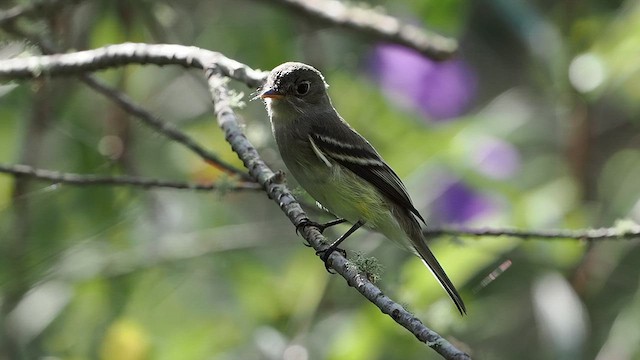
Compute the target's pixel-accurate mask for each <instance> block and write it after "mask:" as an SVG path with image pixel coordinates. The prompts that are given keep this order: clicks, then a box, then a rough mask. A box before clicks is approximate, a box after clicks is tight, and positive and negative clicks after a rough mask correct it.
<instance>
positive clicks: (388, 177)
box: [309, 119, 425, 223]
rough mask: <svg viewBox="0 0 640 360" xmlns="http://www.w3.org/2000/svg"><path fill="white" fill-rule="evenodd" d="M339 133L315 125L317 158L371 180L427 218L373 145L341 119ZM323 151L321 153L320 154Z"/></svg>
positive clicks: (312, 134) (312, 136)
mask: <svg viewBox="0 0 640 360" xmlns="http://www.w3.org/2000/svg"><path fill="white" fill-rule="evenodd" d="M340 122H341V123H342V124H341V125H344V126H339V127H332V129H338V131H332V133H331V134H329V133H328V132H327V131H326V130H324V128H323V127H321V126H313V127H312V128H311V131H310V133H309V140H310V141H311V145H312V147H313V148H314V151H315V152H316V155H318V157H319V158H320V159H321V160H322V161H323V162H325V163H326V160H327V158H330V159H332V160H333V161H335V162H337V163H338V164H340V165H342V166H344V167H345V168H347V169H349V170H351V171H352V172H353V173H354V174H356V175H358V176H359V177H361V178H362V179H364V180H366V181H368V182H369V183H370V184H371V185H373V186H375V187H376V189H378V191H380V193H381V194H382V195H384V196H385V197H387V198H388V199H389V200H391V201H393V202H395V203H396V204H398V205H400V206H402V207H404V208H406V209H407V210H409V211H410V212H411V213H413V214H414V215H415V216H416V217H417V218H419V219H420V220H422V222H423V223H424V222H425V221H424V218H423V217H422V215H420V213H419V212H418V210H417V209H416V208H415V206H414V205H413V203H412V202H411V198H410V197H409V194H408V193H407V189H406V188H405V186H404V184H403V183H402V181H401V180H400V178H399V177H398V175H397V174H396V173H395V172H394V171H393V170H392V169H391V167H389V165H387V164H386V163H385V162H384V160H383V159H382V158H381V157H380V155H379V154H378V152H377V151H376V150H375V149H374V148H373V146H371V144H369V142H368V141H367V140H366V139H365V138H364V137H362V135H360V134H358V133H357V132H356V131H355V130H353V129H352V128H351V127H350V126H349V125H348V124H347V123H346V122H344V121H343V120H342V119H340ZM318 152H320V153H318Z"/></svg>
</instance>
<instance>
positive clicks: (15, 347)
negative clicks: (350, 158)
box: [0, 0, 640, 360]
mask: <svg viewBox="0 0 640 360" xmlns="http://www.w3.org/2000/svg"><path fill="white" fill-rule="evenodd" d="M23 3H28V2H26V1H19V2H10V1H9V2H7V1H4V2H2V7H1V8H2V9H3V10H4V9H8V8H10V7H12V6H14V5H17V4H23ZM352 5H357V6H363V7H367V8H374V9H377V6H382V7H383V8H384V9H386V12H387V13H388V14H391V15H394V16H397V17H398V18H400V19H402V20H403V21H405V22H407V23H412V24H415V25H419V26H424V27H425V28H427V29H431V30H434V31H437V32H439V33H441V34H443V35H447V36H451V37H453V38H456V39H458V40H459V41H460V53H459V55H458V56H457V57H456V58H455V59H453V60H449V61H446V62H441V63H437V62H433V61H431V60H429V59H427V58H425V57H423V56H421V55H419V54H418V53H416V52H415V51H413V50H410V49H407V48H405V47H402V46H399V45H394V44H390V43H385V42H379V41H377V40H376V39H373V38H367V37H362V36H360V35H357V34H355V33H353V32H351V31H348V30H344V29H339V28H332V27H329V26H325V25H320V24H317V23H315V22H314V21H312V20H310V19H308V18H304V17H302V16H301V15H300V14H294V13H291V12H289V11H287V10H286V9H284V8H283V7H282V6H281V5H278V2H277V1H273V2H272V1H257V0H256V1H249V0H233V1H232V0H215V1H214V0H210V1H195V0H187V1H175V0H174V1H150V0H148V1H142V0H141V1H106V0H86V1H78V2H75V4H72V5H69V6H65V7H64V8H63V9H59V10H56V11H51V12H48V13H46V14H44V15H42V16H39V17H33V18H28V19H20V20H19V21H18V22H17V26H19V27H21V28H22V29H24V30H26V31H28V32H30V33H31V34H35V35H37V36H39V37H41V38H46V39H49V40H50V41H52V42H54V43H55V44H57V45H58V46H59V47H61V48H64V49H90V48H95V47H100V46H104V45H107V44H114V43H121V42H125V41H134V42H146V43H177V44H182V45H194V46H199V47H203V48H207V49H210V50H215V51H220V52H222V53H223V54H225V55H226V56H229V57H231V58H234V59H236V60H238V61H241V62H244V63H246V64H247V65H249V66H251V67H253V68H260V69H265V70H268V69H271V68H273V67H275V66H276V65H278V64H280V63H282V62H285V61H291V60H297V61H303V62H307V63H310V64H312V65H314V66H315V67H317V68H318V69H320V70H321V71H322V72H323V73H324V75H325V76H326V79H327V82H328V83H329V84H330V86H331V87H330V89H329V91H330V95H331V96H332V99H333V102H334V105H335V106H336V108H337V109H338V110H339V112H340V113H341V115H342V116H344V117H345V118H346V119H347V121H349V122H350V123H351V124H352V125H353V126H354V127H355V128H356V129H357V130H358V131H360V132H361V133H362V134H363V135H364V136H365V137H366V138H368V139H369V140H370V141H371V142H372V143H373V145H374V146H376V148H377V149H378V150H379V152H380V153H381V154H382V155H383V157H384V158H385V159H386V160H387V161H388V162H389V163H390V164H391V165H392V167H393V168H394V169H395V170H396V171H397V172H398V173H399V175H400V176H401V177H402V178H403V179H404V181H405V183H406V185H407V187H408V189H409V193H410V194H411V195H412V197H413V199H414V201H415V203H416V206H417V207H418V209H419V210H420V211H421V212H422V213H423V214H424V215H425V218H426V219H427V222H428V224H429V226H430V227H432V228H437V227H440V226H467V227H491V228H512V227H516V228H522V229H532V230H548V229H583V228H590V227H618V228H620V227H629V226H633V224H634V222H639V221H640V181H639V180H638V179H640V132H639V131H638V130H639V115H640V106H639V104H640V61H638V59H640V1H637V0H627V1H618V0H607V1H603V0H599V1H595V0H583V1H573V0H565V1H545V0H537V1H535V0H529V1H525V0H480V1H462V0H445V1H442V0H440V1H435V0H429V1H411V0H396V1H390V0H388V1H382V0H380V1H363V2H359V3H353V4H352ZM378 10H379V11H382V10H381V9H378ZM24 54H39V50H38V48H37V47H36V46H34V44H33V42H32V41H30V40H28V39H26V38H24V37H19V36H15V35H13V34H12V33H10V32H6V31H4V32H0V56H1V57H2V58H8V57H14V56H19V55H24ZM97 75H98V76H99V77H100V78H101V79H103V80H105V81H107V82H109V83H110V84H111V85H113V86H115V87H117V88H119V89H120V90H122V91H123V92H125V93H126V94H128V95H130V96H131V97H132V98H134V99H135V100H136V101H137V102H138V103H139V104H141V105H143V106H144V107H146V108H148V109H150V110H151V111H152V112H153V113H155V114H159V115H161V116H162V117H163V118H164V119H165V120H167V121H170V122H172V123H173V124H175V125H176V126H178V127H179V128H180V129H181V130H183V131H185V132H186V133H188V134H190V135H191V136H193V137H194V138H195V139H197V140H198V141H199V143H200V144H202V145H203V146H205V147H207V148H209V149H211V150H212V151H214V152H216V153H217V154H219V155H220V156H221V157H222V158H224V159H225V160H227V161H229V162H232V163H234V164H236V165H238V166H241V163H240V162H239V161H238V159H237V157H236V155H235V154H233V153H232V152H231V151H230V149H229V146H228V145H227V143H226V142H225V141H224V137H223V135H222V133H221V131H220V130H219V129H218V128H217V126H216V123H215V120H214V118H213V113H212V104H211V101H210V98H209V93H208V91H207V87H206V84H205V82H204V81H203V79H202V76H201V73H200V72H196V71H193V72H191V71H185V70H183V69H181V68H177V67H164V68H158V67H155V66H130V67H126V68H120V69H114V70H109V71H104V72H100V73H98V74H97ZM232 86H233V87H234V88H236V89H237V90H238V91H242V92H244V93H245V100H247V102H246V106H245V107H244V108H243V109H240V110H238V113H239V114H240V115H241V116H242V117H243V121H244V123H245V130H246V133H247V135H248V137H249V139H250V140H251V141H252V142H253V143H254V144H255V145H256V147H257V148H258V150H259V152H260V153H261V155H262V156H263V158H264V160H265V161H267V163H268V164H270V165H271V166H272V167H273V168H275V169H284V167H283V165H282V163H281V161H280V159H279V155H278V153H277V150H276V149H275V147H274V141H273V139H272V137H271V133H270V126H269V124H268V120H267V116H266V112H265V111H264V107H263V105H262V104H261V102H260V101H248V100H249V98H250V97H251V93H252V92H253V91H254V90H255V89H249V88H247V87H246V86H244V85H242V84H237V83H235V82H232ZM0 119H1V120H0V162H1V163H3V164H28V165H32V166H35V167H38V168H44V169H50V170H57V171H63V172H74V173H84V174H109V175H122V174H128V175H134V176H144V177H151V178H157V179H171V180H183V181H190V182H195V183H203V184H208V183H217V182H224V181H227V179H228V177H227V176H226V175H224V174H223V173H221V172H220V171H219V170H217V169H216V168H214V167H212V166H210V165H208V164H207V163H205V162H204V161H202V160H201V159H200V158H199V157H198V156H196V155H195V154H193V153H191V152H190V151H188V150H186V149H185V148H184V147H182V146H181V145H179V144H176V143H174V142H172V141H170V140H168V139H166V138H164V137H163V136H160V135H158V134H157V133H155V132H153V131H152V130H150V129H148V128H146V127H145V126H143V125H141V124H140V123H139V122H137V120H136V119H133V118H131V117H130V116H128V115H127V114H126V113H124V112H123V111H122V110H121V109H119V108H118V107H117V106H115V105H114V104H113V103H111V102H109V101H108V100H106V99H105V98H103V97H102V96H100V95H98V94H96V93H94V92H93V91H91V90H89V89H88V88H87V87H85V86H84V85H83V84H81V83H80V82H79V81H78V80H76V79H74V78H56V79H40V80H38V81H24V82H5V83H3V84H2V87H0ZM288 180H289V184H290V185H291V186H292V188H294V191H296V194H298V195H300V198H301V199H305V194H304V193H303V192H302V191H300V190H295V186H296V185H295V182H294V180H293V179H288ZM307 202H309V203H311V202H310V201H309V200H307ZM310 210H313V209H310ZM312 214H314V217H315V219H316V220H321V221H324V220H329V219H330V217H329V216H327V215H321V214H320V213H318V212H317V211H316V212H312ZM347 228H348V227H347V226H346V225H344V226H342V227H341V226H338V227H336V228H332V229H331V230H329V231H327V232H326V233H325V235H327V236H328V237H329V238H335V237H337V236H338V235H340V233H341V232H343V231H345V230H346V229H347ZM431 244H432V248H433V250H434V252H435V254H436V256H437V257H438V258H439V260H440V262H441V263H442V265H443V267H444V268H445V269H446V271H447V273H448V274H449V276H450V277H451V278H452V280H453V282H454V283H455V284H456V285H457V286H458V288H459V290H460V292H461V294H462V296H463V298H464V299H465V302H466V304H467V307H468V316H465V317H460V315H459V314H458V313H457V312H456V310H455V307H454V306H453V305H452V304H451V303H450V301H449V299H448V297H447V296H446V294H445V293H444V292H443V291H442V289H441V288H440V287H439V286H438V285H437V283H436V282H435V281H434V280H433V278H432V276H431V275H430V273H429V272H428V271H427V269H426V268H424V266H423V265H422V263H421V262H420V261H419V260H418V259H417V258H415V257H413V256H412V255H410V254H408V253H406V252H404V251H403V250H401V249H399V248H397V247H396V246H394V245H393V244H391V243H390V242H388V241H385V240H384V239H383V238H382V237H381V236H379V235H376V234H372V233H368V232H367V231H359V232H357V233H356V234H355V235H354V236H353V238H352V239H350V240H349V241H347V242H346V243H345V248H346V249H347V250H348V252H349V254H350V255H353V254H355V253H357V252H361V253H362V254H364V256H373V257H375V258H377V259H378V262H379V264H380V266H381V267H382V274H381V279H380V281H379V282H378V285H379V286H380V287H381V288H382V289H383V291H384V292H385V293H386V294H387V295H389V296H391V297H392V298H393V299H395V300H396V301H398V302H400V303H402V304H403V305H405V306H406V307H407V309H408V310H410V311H412V312H414V313H415V314H416V315H417V316H418V317H419V318H420V319H422V320H423V321H424V322H425V323H426V324H427V325H428V326H430V327H431V328H432V329H434V330H435V331H437V332H439V333H440V334H442V335H443V336H445V337H446V338H447V339H449V340H450V341H451V342H453V343H454V344H455V345H457V346H459V347H460V348H462V349H465V350H467V351H469V352H470V353H471V354H472V355H473V356H474V358H478V359H600V360H604V359H639V358H640V325H639V323H638V319H640V294H639V285H640V282H639V274H640V266H638V264H639V263H640V248H639V247H638V241H637V240H612V241H603V242H583V241H578V240H559V239H550V240H521V239H517V238H509V237H501V238H495V237H475V238H473V237H471V238H457V237H451V236H441V237H438V238H434V239H433V240H432V242H431ZM498 275H499V276H498ZM491 279H493V281H490V280H491ZM0 303H1V306H0V322H1V325H2V326H1V327H2V330H1V331H0V359H105V360H112V359H124V360H141V359H154V360H155V359H286V360H305V359H438V358H440V357H439V355H438V354H437V353H435V352H434V351H432V350H431V349H429V348H428V347H426V346H425V345H424V344H422V343H420V342H418V341H417V340H416V339H415V338H414V337H413V335H411V334H410V333H409V332H407V331H406V330H404V329H402V328H401V327H399V326H398V325H397V324H396V323H394V322H393V321H392V320H391V319H390V318H388V317H387V316H384V315H383V314H381V313H380V312H379V310H377V309H376V308H375V307H374V306H373V305H372V304H370V303H369V302H368V301H366V300H365V299H364V298H363V297H362V296H360V295H359V294H358V293H357V292H356V291H354V290H353V289H351V288H349V287H348V286H346V284H345V282H344V280H342V278H340V277H338V276H332V275H329V274H327V273H326V271H325V269H324V266H323V265H322V263H321V262H320V261H318V259H317V258H316V257H315V255H314V252H313V251H312V250H310V249H309V248H307V247H305V246H303V244H302V239H301V238H300V237H298V236H296V234H295V232H294V228H293V226H292V225H291V223H290V222H289V221H288V220H287V219H286V218H285V217H284V216H283V214H282V213H281V212H280V210H279V209H278V208H277V206H276V204H275V203H274V202H273V201H271V200H269V199H268V198H267V197H266V196H265V194H264V193H262V192H255V191H253V192H252V191H244V192H225V191H217V192H195V191H188V190H187V191H186V190H144V189H138V188H122V187H112V186H101V187H98V186H96V187H77V186H72V185H62V184H50V183H44V182H40V181H34V180H28V179H24V178H22V179H14V178H13V177H11V176H9V175H4V174H0Z"/></svg>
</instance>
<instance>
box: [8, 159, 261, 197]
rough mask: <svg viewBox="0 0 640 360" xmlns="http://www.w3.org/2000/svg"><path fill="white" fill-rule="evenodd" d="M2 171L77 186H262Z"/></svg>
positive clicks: (209, 188) (239, 188)
mask: <svg viewBox="0 0 640 360" xmlns="http://www.w3.org/2000/svg"><path fill="white" fill-rule="evenodd" d="M0 173H5V174H11V175H13V176H17V177H30V178H34V179H38V180H43V181H49V182H53V183H61V184H71V185H76V186H92V185H109V186H133V187H141V188H144V189H151V188H164V189H187V190H200V191H212V190H222V191H242V190H261V189H262V188H261V187H260V186H259V185H258V184H255V183H250V182H249V183H248V182H229V183H218V184H209V185H204V184H193V183H187V182H180V181H167V180H158V179H146V178H140V177H134V176H100V175H93V174H91V175H83V174H74V173H66V172H59V171H51V170H44V169H37V168H34V167H31V166H28V165H21V164H14V165H5V164H0Z"/></svg>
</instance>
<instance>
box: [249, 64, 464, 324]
mask: <svg viewBox="0 0 640 360" xmlns="http://www.w3.org/2000/svg"><path fill="white" fill-rule="evenodd" d="M328 87H329V85H328V84H327V83H326V81H325V79H324V76H323V75H322V73H321V72H320V71H318V70H317V69H315V68H314V67H312V66H310V65H307V64H304V63H300V62H286V63H283V64H281V65H279V66H277V67H275V68H274V69H273V70H272V71H271V72H270V73H269V75H268V77H267V80H266V82H265V83H264V85H263V86H262V87H261V88H259V89H258V97H260V98H261V99H262V100H263V101H264V104H265V107H266V110H267V114H268V116H269V120H270V123H271V129H272V132H273V135H274V138H275V141H276V144H277V147H278V150H279V152H280V154H281V157H282V160H283V162H284V164H285V165H286V167H287V169H288V171H289V173H290V174H291V175H292V176H293V177H294V178H295V179H296V181H297V182H298V183H299V184H300V186H301V187H302V188H303V189H304V190H305V191H306V192H307V193H308V194H309V195H310V196H311V197H313V198H314V199H315V200H316V201H317V202H318V203H319V204H320V205H321V206H322V207H323V208H324V209H326V210H328V211H329V212H330V213H331V214H333V215H335V216H337V217H338V218H339V219H338V220H335V221H333V222H330V223H328V224H325V225H320V224H317V223H312V222H310V221H309V223H310V224H311V225H317V226H318V227H319V228H320V229H321V231H322V230H324V228H325V227H328V226H331V225H334V224H337V223H341V222H343V221H346V222H349V223H351V224H353V225H352V227H351V228H350V229H349V230H348V231H347V232H346V233H345V234H344V235H342V236H341V237H339V238H338V240H336V241H335V242H334V243H332V244H331V245H330V246H329V248H328V249H327V250H325V251H321V252H319V253H321V254H320V255H321V257H322V258H323V260H324V261H325V266H327V269H328V265H327V260H328V257H329V255H330V253H331V252H332V251H335V250H340V249H338V245H339V244H340V243H341V242H342V241H344V239H346V238H347V237H348V236H349V235H351V234H352V233H353V232H355V231H356V230H357V229H359V228H360V227H364V228H367V229H369V230H372V231H375V232H379V233H381V234H382V235H384V236H385V237H386V238H388V239H390V240H392V241H393V242H395V243H397V244H399V245H400V246H402V247H403V248H405V249H407V250H409V251H411V252H412V253H414V254H415V255H417V256H419V257H420V258H421V259H422V261H423V263H424V264H425V265H426V266H427V267H428V268H429V270H431V273H432V274H433V275H434V276H435V278H436V279H437V281H438V282H439V283H440V285H441V286H442V287H443V289H444V290H445V291H446V292H447V294H448V295H449V297H450V298H451V300H452V301H453V303H454V304H455V306H456V307H457V309H458V311H459V312H460V314H461V315H464V314H466V307H465V304H464V302H463V300H462V297H461V296H460V294H459V293H458V290H457V289H456V288H455V286H454V285H453V283H452V282H451V280H450V279H449V277H448V276H447V274H446V273H445V271H444V269H443V268H442V266H441V265H440V263H439V262H438V260H437V259H436V257H435V256H434V254H433V253H432V252H431V250H430V249H429V247H428V246H427V243H426V239H425V237H424V234H423V231H422V225H421V223H423V224H424V225H426V222H425V220H424V218H423V217H422V215H420V213H419V212H418V210H417V209H416V207H415V206H414V205H413V202H412V201H411V198H410V197H409V194H408V192H407V189H406V187H405V186H404V184H403V183H402V181H401V180H400V177H399V176H398V175H397V174H396V173H395V172H394V171H393V169H392V168H391V167H390V166H389V165H388V164H387V163H386V162H385V161H384V160H383V158H382V157H381V156H380V154H379V153H378V152H377V151H376V150H375V149H374V147H373V146H372V145H371V144H370V143H369V141H367V140H366V139H365V138H364V137H363V136H362V135H360V134H359V133H358V132H357V131H356V130H355V129H354V128H353V127H351V126H350V125H349V124H348V123H347V122H346V121H345V120H344V119H343V118H342V117H341V116H340V115H339V114H338V112H337V110H336V109H335V108H334V106H333V104H332V102H331V99H330V97H329V94H328V92H327V89H328Z"/></svg>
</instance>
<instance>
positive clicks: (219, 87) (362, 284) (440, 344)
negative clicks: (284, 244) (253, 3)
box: [203, 59, 470, 359]
mask: <svg viewBox="0 0 640 360" xmlns="http://www.w3.org/2000/svg"><path fill="white" fill-rule="evenodd" d="M203 61H204V59H203ZM206 73H207V79H208V82H209V89H210V91H211V95H212V98H213V102H214V104H215V113H216V117H217V118H218V124H219V126H220V127H221V128H222V130H223V131H224V132H225V134H226V139H227V141H228V142H229V144H230V145H231V147H232V149H233V150H234V151H235V152H236V153H237V154H238V156H239V157H240V159H241V160H242V161H243V162H244V164H245V166H246V167H247V169H249V174H250V175H251V176H252V177H253V178H254V179H255V180H256V181H257V182H258V183H260V184H261V185H262V186H263V187H264V189H265V191H266V192H267V194H269V196H270V197H271V198H272V199H274V201H276V202H277V203H278V205H279V206H280V208H281V209H282V211H283V212H284V213H285V214H286V215H287V217H288V218H289V220H290V221H291V222H292V223H293V224H294V225H296V226H299V225H301V224H302V222H303V221H304V220H305V219H307V216H306V214H305V213H304V211H303V210H302V208H301V207H300V204H298V202H297V201H296V200H295V198H294V197H293V196H292V195H291V192H290V191H289V189H288V188H287V187H286V185H285V184H284V181H283V177H282V176H281V174H274V172H273V171H272V170H271V169H270V168H269V167H268V166H267V165H266V164H265V163H264V162H263V161H262V160H261V159H260V156H259V154H258V152H257V151H256V150H255V148H254V147H253V145H252V144H251V143H250V142H249V141H248V140H247V138H246V136H245V135H244V133H243V132H242V130H241V128H240V126H239V125H238V121H237V117H236V115H235V113H234V112H233V110H232V109H231V104H232V101H233V100H232V99H231V97H232V96H231V95H229V90H228V89H227V86H226V81H225V80H226V79H225V78H224V77H223V76H222V75H221V74H220V73H219V72H218V71H217V69H215V68H212V69H208V70H207V72H206ZM301 234H302V236H303V237H304V238H305V240H307V241H308V242H309V244H311V245H312V246H313V247H314V249H316V250H322V249H326V247H327V246H328V245H327V243H326V241H325V239H324V237H323V236H322V234H320V232H319V231H318V229H316V228H314V227H304V228H303V230H302V231H301ZM329 259H330V260H329V261H330V264H331V265H330V266H331V267H332V268H333V269H334V270H335V271H336V272H337V273H338V274H340V275H342V277H344V278H345V279H346V280H347V283H348V284H349V285H350V286H353V287H355V288H356V289H357V290H358V291H359V292H360V293H361V294H362V295H363V296H365V297H366V298H367V299H368V300H369V301H371V302H372V303H373V304H375V305H376V306H377V307H378V308H379V309H380V310H381V311H382V312H383V313H385V314H387V315H389V316H390V317H391V318H392V319H393V320H395V321H396V322H397V323H398V324H400V325H402V326H403V327H405V328H406V329H407V330H409V331H410V332H411V333H413V334H414V335H415V336H416V337H417V338H418V339H419V340H420V341H422V342H424V343H426V344H427V345H428V346H429V347H431V348H432V349H434V350H435V351H437V352H438V353H440V354H441V355H442V356H443V357H444V358H446V359H470V357H469V355H467V354H465V353H464V352H463V351H461V350H459V349H457V348H456V347H455V346H454V345H452V344H451V343H450V342H448V341H447V340H446V339H444V338H443V337H442V336H440V335H439V334H438V333H436V332H435V331H433V330H431V329H429V328H427V327H426V326H425V325H424V324H423V323H422V322H421V321H420V320H419V319H418V318H416V317H415V316H413V315H412V314H411V313H409V312H408V311H407V310H405V309H404V308H403V307H402V306H401V305H400V304H398V303H396V302H395V301H393V300H392V299H390V298H389V297H388V296H386V295H384V294H383V293H382V291H381V290H380V289H379V288H378V287H376V286H375V285H373V284H372V283H371V282H370V281H369V280H368V279H367V277H366V276H365V275H363V274H360V273H359V272H358V271H357V269H356V266H354V265H352V264H351V263H349V261H348V260H347V259H346V258H345V257H343V256H342V254H340V253H339V252H333V253H332V254H331V256H330V258H329Z"/></svg>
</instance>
